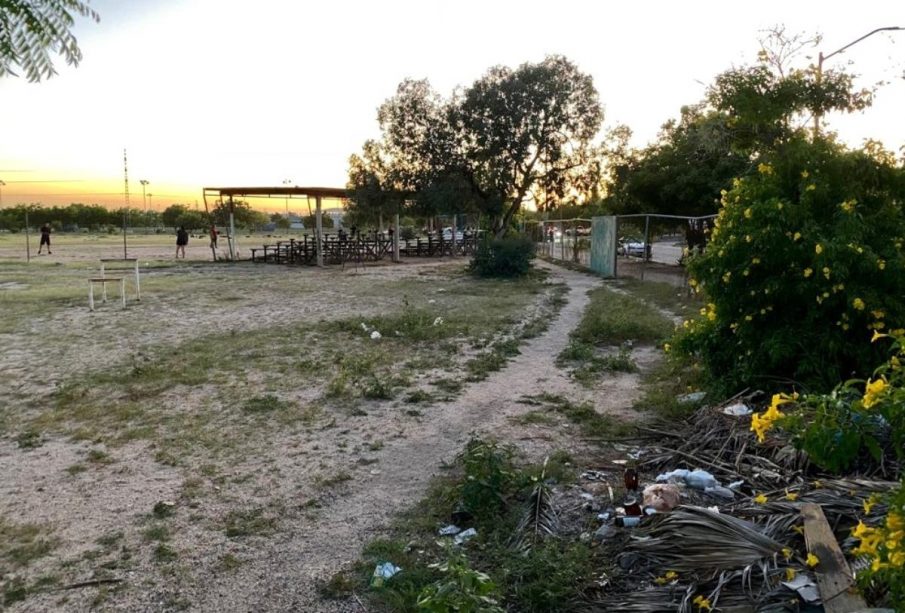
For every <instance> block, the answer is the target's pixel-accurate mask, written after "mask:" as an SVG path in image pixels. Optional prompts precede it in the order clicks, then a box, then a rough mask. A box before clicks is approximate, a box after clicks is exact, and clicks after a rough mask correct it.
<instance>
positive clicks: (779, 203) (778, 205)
mask: <svg viewBox="0 0 905 613" xmlns="http://www.w3.org/2000/svg"><path fill="white" fill-rule="evenodd" d="M782 207H783V204H782V202H777V203H776V208H777V209H779V210H780V211H781V210H782Z"/></svg>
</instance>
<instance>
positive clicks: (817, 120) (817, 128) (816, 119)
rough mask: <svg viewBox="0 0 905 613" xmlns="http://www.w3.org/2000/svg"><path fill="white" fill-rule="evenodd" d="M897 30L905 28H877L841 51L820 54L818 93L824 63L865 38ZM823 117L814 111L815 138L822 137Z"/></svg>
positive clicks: (817, 110)
mask: <svg viewBox="0 0 905 613" xmlns="http://www.w3.org/2000/svg"><path fill="white" fill-rule="evenodd" d="M895 30H905V28H903V27H901V26H888V27H885V28H877V29H876V30H872V31H870V32H868V33H867V34H865V35H864V36H862V37H861V38H856V39H855V40H853V41H852V42H850V43H849V44H847V45H845V46H844V47H840V48H839V49H836V50H835V51H833V52H832V53H828V54H827V55H823V51H821V52H820V53H818V54H817V77H816V79H815V81H816V84H817V90H818V91H819V90H820V85H821V83H823V62H825V61H826V60H828V59H830V58H831V57H833V56H834V55H837V54H839V53H842V52H843V51H845V50H846V49H848V48H849V47H852V46H854V45H857V44H858V43H860V42H861V41H862V40H864V39H865V38H869V37H871V36H873V35H874V34H876V33H877V32H890V31H895ZM821 117H823V114H822V113H821V112H820V109H819V108H818V109H816V110H815V111H814V138H817V137H818V136H820V119H821Z"/></svg>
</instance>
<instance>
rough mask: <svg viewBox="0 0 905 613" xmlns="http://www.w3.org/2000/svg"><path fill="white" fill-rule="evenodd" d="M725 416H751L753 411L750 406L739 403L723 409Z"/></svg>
mask: <svg viewBox="0 0 905 613" xmlns="http://www.w3.org/2000/svg"><path fill="white" fill-rule="evenodd" d="M723 415H732V416H733V417H744V416H745V415H751V409H750V408H748V405H746V404H742V403H737V404H733V405H730V406H728V407H725V408H724V409H723Z"/></svg>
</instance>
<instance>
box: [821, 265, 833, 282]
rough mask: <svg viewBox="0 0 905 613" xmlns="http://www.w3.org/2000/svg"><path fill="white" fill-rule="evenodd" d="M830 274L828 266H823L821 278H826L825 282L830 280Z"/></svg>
mask: <svg viewBox="0 0 905 613" xmlns="http://www.w3.org/2000/svg"><path fill="white" fill-rule="evenodd" d="M831 272H832V271H830V268H829V266H824V267H823V276H824V277H826V278H827V280H829V278H830V273H831Z"/></svg>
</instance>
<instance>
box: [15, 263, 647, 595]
mask: <svg viewBox="0 0 905 613" xmlns="http://www.w3.org/2000/svg"><path fill="white" fill-rule="evenodd" d="M95 257H96V256H95ZM417 266H419V267H425V269H429V267H430V266H436V264H434V263H430V264H424V265H420V264H419V265H417ZM539 266H542V267H544V268H547V269H548V270H550V273H551V280H552V281H560V282H563V283H565V284H567V286H568V293H567V295H566V300H567V302H566V304H565V306H564V307H563V308H562V310H561V311H560V312H559V314H558V316H557V317H556V319H555V320H554V321H553V322H552V323H551V325H550V326H549V328H548V329H547V331H546V332H545V333H543V334H542V335H541V336H539V337H537V338H534V339H532V340H529V341H527V343H526V344H524V345H523V346H522V347H521V353H520V355H518V356H516V357H515V358H513V359H511V360H510V361H509V363H508V364H507V365H506V366H505V367H504V368H503V369H502V370H500V371H498V372H495V373H492V374H491V375H490V376H489V377H488V378H486V379H485V380H483V381H480V382H477V383H472V384H468V385H467V386H466V387H465V388H464V389H463V390H462V391H461V392H460V393H459V395H458V396H457V397H455V399H453V400H451V401H448V402H436V403H433V404H430V405H427V406H425V405H417V411H414V412H407V411H404V410H401V408H400V406H399V405H398V404H393V403H390V402H373V403H370V404H368V405H367V406H366V407H365V409H366V410H365V411H362V413H364V414H358V415H356V416H354V417H350V418H349V420H348V423H333V424H329V425H326V426H323V425H320V424H318V425H316V426H313V427H312V428H309V429H307V430H298V429H295V430H289V429H287V431H286V432H285V433H278V434H276V435H274V436H273V438H272V439H270V440H267V441H265V442H263V443H258V444H257V446H256V447H254V448H253V449H251V450H249V449H243V450H241V451H239V452H237V453H238V457H236V458H234V462H233V463H232V464H231V466H230V469H229V472H226V473H224V472H222V471H213V470H209V469H207V468H206V467H205V466H193V467H191V468H190V469H189V470H184V469H181V468H176V467H172V466H167V465H166V464H164V463H160V462H154V461H151V459H150V458H151V457H153V456H154V453H155V452H156V451H158V450H155V449H154V448H153V447H152V446H151V445H149V444H147V443H145V442H135V443H131V444H128V445H125V446H122V447H117V448H116V449H112V450H109V451H110V454H111V457H112V459H113V460H114V461H112V462H111V463H109V464H104V463H101V464H99V465H97V466H91V468H90V470H85V471H84V472H79V473H78V474H75V475H71V474H69V473H67V472H66V469H67V468H69V467H72V466H74V465H79V464H81V465H86V464H90V459H88V456H87V454H88V451H89V449H92V448H93V447H92V444H91V441H86V442H83V443H77V442H72V441H63V440H51V441H48V442H46V443H45V444H43V445H42V446H40V447H38V448H36V449H33V450H29V451H27V452H23V450H21V449H19V448H18V446H17V444H16V442H15V441H13V440H10V439H8V438H6V439H0V517H6V518H14V519H15V520H16V521H18V522H35V523H40V524H43V525H47V526H50V527H52V528H51V529H52V533H51V534H52V536H53V537H54V538H56V539H58V541H59V545H58V548H57V549H56V550H55V551H54V552H53V555H52V558H50V559H49V560H45V561H44V562H43V563H44V564H46V565H47V568H48V569H50V562H51V561H54V560H56V561H59V560H67V559H76V558H78V559H80V560H81V561H80V562H79V564H78V565H76V568H77V569H79V572H80V573H82V576H80V577H76V578H75V579H76V580H80V579H89V578H91V577H92V576H97V573H96V571H97V570H98V569H102V568H106V569H107V570H108V571H109V572H108V574H107V575H104V576H112V577H115V578H117V579H122V582H121V583H119V584H117V585H113V586H111V587H110V588H109V589H108V588H107V587H94V586H92V587H85V588H77V589H61V590H56V591H44V592H41V593H37V594H33V595H30V596H29V597H28V598H27V599H26V600H24V601H21V602H18V603H16V604H14V605H13V606H12V607H10V610H11V611H46V610H59V611H88V610H110V611H170V610H192V611H212V612H213V611H313V612H318V611H323V612H338V611H361V610H364V609H363V606H362V605H361V604H360V602H358V601H357V600H356V599H354V598H353V599H350V600H345V601H337V600H325V599H323V598H322V597H321V596H320V595H319V592H318V589H317V588H318V586H319V584H320V582H322V581H325V580H327V579H329V578H330V577H331V576H332V575H333V574H334V573H335V572H337V571H338V570H340V569H341V568H343V567H344V566H346V565H347V564H349V563H351V562H352V561H353V560H355V559H356V557H357V555H358V553H359V551H360V549H361V547H362V545H363V544H364V543H366V542H367V541H368V540H370V539H372V538H374V537H375V536H377V535H379V534H380V533H381V531H382V530H384V529H385V528H386V526H387V525H388V524H389V522H390V520H391V518H392V517H393V516H394V515H396V514H398V513H399V512H400V511H402V510H403V509H405V508H406V507H409V506H411V505H412V504H414V503H415V502H416V501H417V500H418V499H419V498H420V497H422V496H423V494H424V492H425V489H426V486H427V484H428V482H429V480H430V479H431V477H432V475H434V474H436V473H437V472H438V471H439V469H440V467H441V465H442V463H444V462H449V461H451V460H452V459H453V458H454V456H455V455H456V454H457V453H458V452H459V451H461V449H462V447H463V445H464V444H465V443H466V441H467V440H468V438H469V436H470V434H471V433H483V434H488V435H491V436H493V437H495V438H497V439H500V440H503V441H509V442H514V443H516V444H517V446H518V447H519V448H520V449H521V450H522V451H523V452H524V453H525V454H526V456H528V458H532V459H539V458H542V457H543V456H544V455H545V454H547V453H549V452H551V451H553V450H556V449H565V450H568V451H572V452H575V451H578V452H580V451H581V450H582V449H583V448H584V447H585V443H584V442H582V441H581V440H580V438H579V437H578V435H577V432H576V431H575V430H574V429H571V428H569V427H567V426H563V425H560V426H559V427H551V426H546V425H517V424H515V423H514V421H513V420H512V417H514V416H517V415H520V414H523V413H525V412H528V411H529V410H532V408H534V407H531V406H528V405H526V404H524V403H520V402H519V399H521V398H523V397H524V396H531V395H539V394H542V393H550V394H560V395H562V396H564V397H567V398H569V399H571V400H574V401H587V402H590V403H592V404H593V406H594V407H595V408H596V410H597V411H599V412H601V413H607V414H612V415H616V416H622V417H626V418H629V419H631V418H635V417H637V415H635V414H634V412H633V411H632V409H630V407H631V406H632V404H633V403H634V401H635V400H636V398H637V397H638V386H639V378H640V376H641V375H640V374H639V373H631V374H628V373H613V374H610V375H607V376H605V377H604V378H603V380H601V381H600V383H599V384H598V385H597V386H596V387H594V388H592V389H588V388H585V387H582V386H579V385H578V384H576V383H575V382H574V381H572V380H571V379H570V378H569V376H568V373H567V372H565V371H563V370H561V369H559V368H557V367H556V366H555V358H556V355H557V354H558V353H559V352H560V351H561V350H562V349H563V348H564V347H565V346H566V344H567V342H568V335H569V332H570V331H571V330H572V329H573V328H574V327H575V325H576V324H577V323H578V321H579V319H580V317H581V315H582V312H583V310H584V307H585V306H586V304H587V300H588V298H587V291H588V290H589V289H592V288H593V287H596V286H597V285H598V284H599V283H600V281H599V280H597V279H595V278H593V277H591V276H589V275H585V274H583V273H579V272H572V271H568V270H564V269H561V268H559V267H555V266H550V265H548V264H543V263H540V264H539ZM413 270H416V268H415V267H414V266H404V267H374V268H369V269H366V270H365V271H364V272H359V273H353V274H368V275H375V276H385V277H387V278H395V277H397V276H400V275H409V274H412V272H413ZM315 274H328V273H315ZM337 283H342V281H341V280H340V281H337ZM330 297H331V296H330V295H329V292H325V293H324V294H321V295H317V294H315V295H312V296H310V297H309V298H308V299H307V300H306V301H305V305H306V306H305V310H304V311H303V312H299V311H298V310H297V309H295V308H290V307H289V306H287V307H286V308H285V309H281V308H279V307H277V308H274V309H268V310H262V309H260V308H257V307H256V306H255V305H254V304H247V305H242V304H239V305H237V306H236V308H235V309H234V310H233V312H232V313H231V318H230V320H229V323H225V322H224V321H223V320H222V319H218V318H217V317H216V316H213V315H211V314H208V315H207V316H206V315H205V313H204V312H203V311H200V310H199V311H198V312H192V313H186V312H185V310H184V309H183V308H181V307H180V304H179V300H178V297H171V298H164V299H163V301H162V303H161V305H160V308H159V309H157V310H156V312H155V317H157V318H159V322H160V326H159V328H158V329H157V331H156V333H157V334H161V333H172V334H176V335H179V334H188V333H189V327H188V324H185V323H184V322H186V321H191V322H192V328H191V330H192V333H193V334H210V333H212V332H214V331H216V330H217V329H219V328H223V327H224V326H225V327H227V328H229V327H233V326H237V327H241V326H242V325H243V322H246V323H247V324H248V325H254V326H260V325H262V318H263V319H264V321H265V322H266V321H274V322H276V321H282V320H285V318H288V317H317V316H321V315H329V313H330V309H335V301H333V300H331V299H330ZM255 302H257V301H255ZM372 306H373V308H375V309H380V308H381V304H380V303H379V302H378V303H376V304H374V305H372ZM58 317H59V319H58V320H57V321H54V322H53V325H60V326H70V327H79V326H84V327H85V328H86V330H87V331H86V332H85V333H84V339H83V340H84V342H83V343H80V344H78V345H77V346H73V347H72V353H71V354H69V355H65V356H60V359H52V360H48V357H47V356H41V355H40V354H39V353H36V350H37V346H39V343H36V341H35V340H34V339H29V337H27V336H25V337H21V338H20V337H17V338H14V339H11V340H12V342H11V343H10V344H9V345H8V346H6V347H5V348H4V351H3V354H2V360H0V372H5V373H6V374H7V375H10V374H11V375H13V376H14V377H15V378H17V379H18V380H19V381H20V382H21V385H22V386H25V388H26V389H24V390H19V391H20V392H22V391H27V392H32V391H35V390H34V388H33V386H36V385H38V381H37V380H36V379H35V377H34V376H33V373H34V372H35V370H36V369H43V370H42V376H43V377H44V381H55V380H64V379H65V378H66V377H67V376H69V375H70V374H71V373H72V372H74V371H75V370H76V369H77V365H73V362H74V361H75V362H78V361H82V362H83V363H84V362H85V361H90V362H92V363H98V364H115V363H118V362H120V361H122V359H123V358H124V356H127V355H128V354H129V351H130V346H129V343H125V344H124V343H123V342H122V340H121V339H117V338H116V337H115V326H109V325H108V326H103V330H101V329H98V327H96V326H95V327H91V326H90V325H89V324H87V323H85V322H82V321H75V320H73V319H72V315H65V316H64V315H59V316H58ZM75 317H76V318H77V319H78V318H85V319H87V318H88V317H89V316H88V315H87V311H86V312H85V313H82V314H79V315H76V316H75ZM109 317H112V318H114V321H115V318H116V317H118V315H117V314H116V313H115V312H113V311H110V313H109ZM123 317H125V316H123ZM154 333H155V331H153V330H147V331H142V332H140V334H149V335H150V334H154ZM133 340H134V342H135V344H140V343H141V342H143V339H142V338H137V339H133ZM633 358H634V359H635V360H636V362H637V363H638V364H639V366H640V367H641V370H642V372H643V371H645V370H646V369H647V368H648V367H649V366H650V365H651V364H652V363H653V362H654V361H655V360H656V355H655V351H653V350H652V349H650V348H644V347H637V348H635V350H634V351H633ZM68 369H71V370H68ZM299 393H300V394H302V393H303V392H302V390H301V389H300V392H299ZM187 410H191V408H190V407H187ZM249 426H250V427H253V423H250V424H249ZM161 501H166V502H173V503H174V506H173V509H174V510H173V514H172V516H168V517H164V518H155V517H153V516H152V515H153V514H152V513H151V510H152V509H153V508H154V507H155V504H157V503H159V502H161ZM237 511H238V512H240V514H239V516H237ZM230 522H233V523H235V522H238V525H239V528H243V529H245V530H247V533H246V534H240V536H239V537H238V538H235V537H229V536H227V533H226V531H225V530H224V528H225V527H227V526H230V525H233V524H231V523H230ZM243 522H244V523H243ZM161 525H163V526H165V527H166V529H167V531H168V533H169V535H170V538H169V540H168V541H166V543H165V544H166V547H168V548H170V549H172V550H173V551H174V552H175V553H176V555H177V561H175V562H173V563H170V564H167V565H166V566H165V567H164V568H165V570H160V567H159V566H156V565H155V564H154V562H153V561H152V560H151V559H148V556H147V555H145V554H142V553H141V552H142V551H145V550H147V549H148V547H149V545H148V544H147V541H148V538H149V537H148V536H147V532H148V529H149V528H152V527H154V526H161ZM117 533H121V536H119V537H117V536H116V535H117ZM142 534H145V536H142ZM102 537H107V539H106V540H104V541H102V542H103V543H106V544H103V545H102V544H99V543H98V539H102ZM111 541H113V542H114V544H113V545H110V544H109V543H110V542H111ZM152 544H153V540H152ZM105 564H106V567H105ZM67 581H68V579H67Z"/></svg>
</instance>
